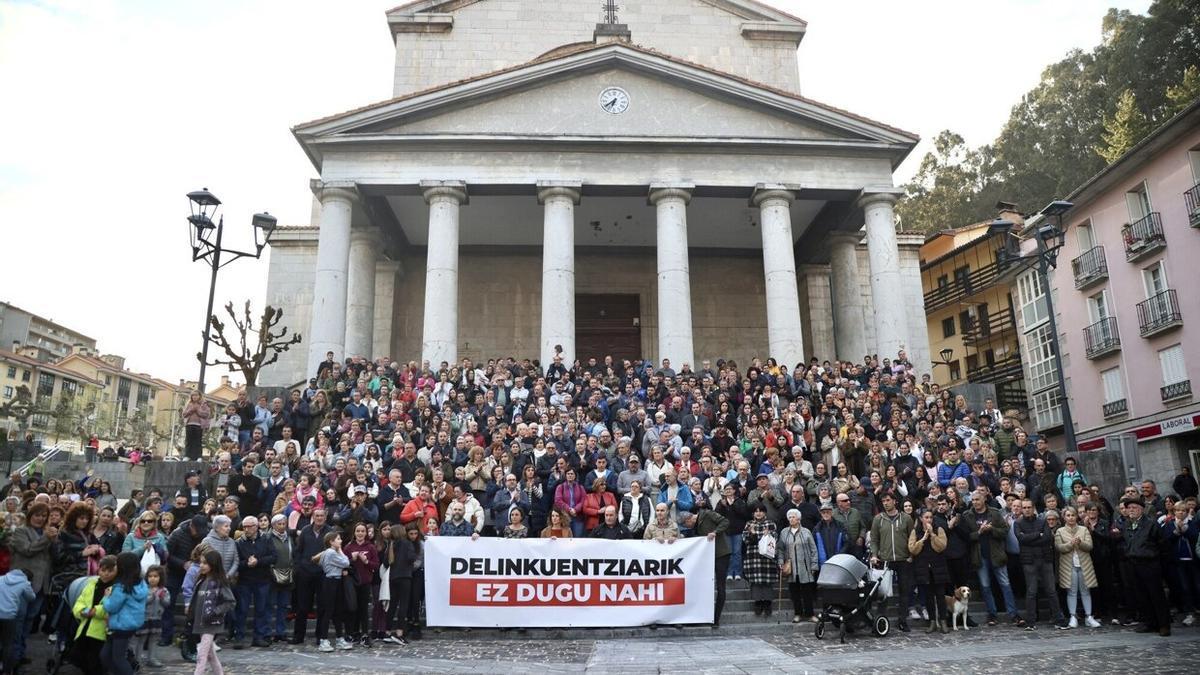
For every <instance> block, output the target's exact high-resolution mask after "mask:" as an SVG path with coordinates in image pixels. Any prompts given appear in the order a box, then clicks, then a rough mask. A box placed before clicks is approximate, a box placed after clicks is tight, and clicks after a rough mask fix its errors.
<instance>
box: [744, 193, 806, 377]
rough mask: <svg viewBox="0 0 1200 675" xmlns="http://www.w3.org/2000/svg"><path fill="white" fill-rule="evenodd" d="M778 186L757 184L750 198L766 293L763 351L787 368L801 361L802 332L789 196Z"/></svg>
mask: <svg viewBox="0 0 1200 675" xmlns="http://www.w3.org/2000/svg"><path fill="white" fill-rule="evenodd" d="M793 199H795V196H794V195H793V194H792V193H791V192H790V191H788V190H785V189H781V188H771V187H767V188H765V189H764V188H763V187H761V186H760V188H759V189H757V190H756V191H755V193H754V196H753V197H752V198H751V202H752V203H753V204H754V205H755V206H757V207H758V208H759V212H760V214H761V217H760V220H761V225H762V227H761V229H762V246H763V273H764V274H765V275H766V295H767V355H768V356H770V357H772V358H774V359H775V360H776V361H777V362H779V363H781V364H786V365H787V369H788V371H789V372H790V371H791V369H792V368H794V367H795V366H796V364H797V363H803V362H804V361H805V358H804V335H803V333H802V331H803V326H802V324H801V323H800V291H799V288H798V287H797V283H796V254H795V252H794V251H793V249H792V247H793V246H794V242H793V241H792V200H793Z"/></svg>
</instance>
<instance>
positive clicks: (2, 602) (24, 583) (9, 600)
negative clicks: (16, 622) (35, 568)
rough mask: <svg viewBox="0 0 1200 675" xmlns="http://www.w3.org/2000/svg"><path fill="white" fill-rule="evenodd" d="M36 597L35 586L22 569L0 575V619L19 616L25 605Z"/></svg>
mask: <svg viewBox="0 0 1200 675" xmlns="http://www.w3.org/2000/svg"><path fill="white" fill-rule="evenodd" d="M35 597H37V596H36V595H34V592H33V586H31V585H30V584H29V579H27V578H25V573H24V572H22V571H21V570H12V571H11V572H9V573H8V574H5V575H4V576H3V577H0V620H9V619H15V618H17V615H18V614H20V613H21V611H22V609H23V607H24V605H27V604H29V603H30V602H33V599H34V598H35Z"/></svg>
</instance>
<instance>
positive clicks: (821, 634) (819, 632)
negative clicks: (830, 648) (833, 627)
mask: <svg viewBox="0 0 1200 675" xmlns="http://www.w3.org/2000/svg"><path fill="white" fill-rule="evenodd" d="M813 635H815V636H816V637H817V639H818V640H824V639H825V622H824V621H818V622H817V627H816V628H814V629H813Z"/></svg>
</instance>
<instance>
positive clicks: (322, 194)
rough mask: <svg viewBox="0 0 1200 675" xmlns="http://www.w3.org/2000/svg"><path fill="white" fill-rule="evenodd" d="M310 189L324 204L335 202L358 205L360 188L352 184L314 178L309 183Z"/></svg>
mask: <svg viewBox="0 0 1200 675" xmlns="http://www.w3.org/2000/svg"><path fill="white" fill-rule="evenodd" d="M308 187H309V189H311V190H312V193H313V194H314V195H316V197H317V200H318V201H320V202H321V203H322V204H325V203H326V202H328V201H333V200H340V201H344V202H350V203H351V204H357V203H358V187H357V186H356V185H355V184H354V183H352V182H348V181H323V180H321V179H319V178H314V179H312V180H311V181H309V183H308Z"/></svg>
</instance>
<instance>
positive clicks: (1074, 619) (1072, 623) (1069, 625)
mask: <svg viewBox="0 0 1200 675" xmlns="http://www.w3.org/2000/svg"><path fill="white" fill-rule="evenodd" d="M1067 628H1079V618H1078V617H1076V616H1075V615H1074V614H1072V615H1071V620H1070V621H1068V622H1067Z"/></svg>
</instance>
